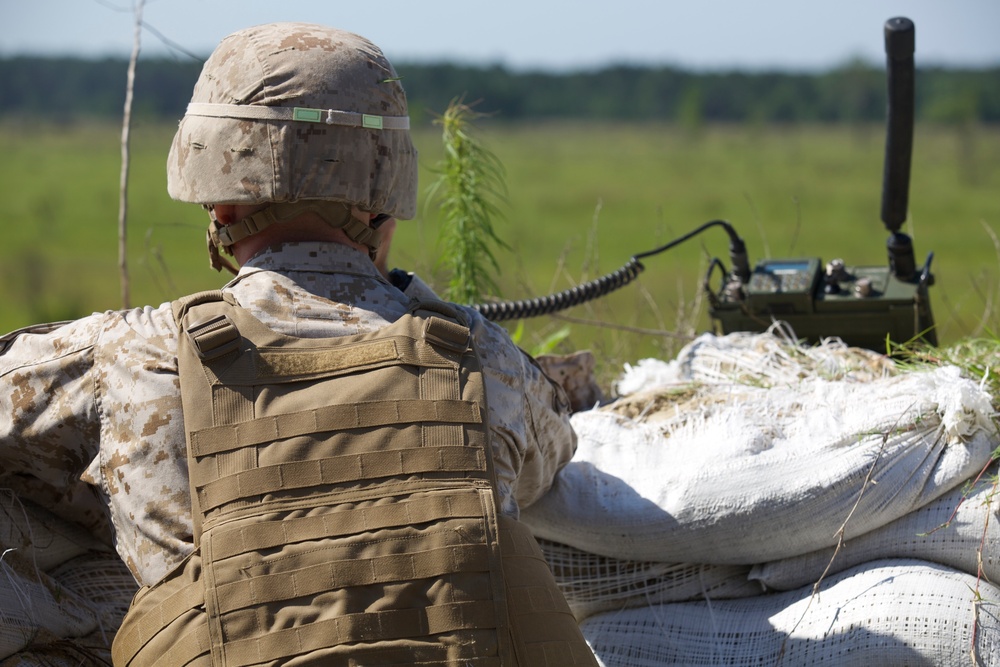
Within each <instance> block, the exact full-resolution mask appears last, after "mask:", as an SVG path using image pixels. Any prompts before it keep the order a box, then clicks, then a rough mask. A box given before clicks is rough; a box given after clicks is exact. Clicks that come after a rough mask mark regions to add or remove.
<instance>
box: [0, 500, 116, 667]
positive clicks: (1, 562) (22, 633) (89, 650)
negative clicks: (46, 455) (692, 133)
mask: <svg viewBox="0 0 1000 667" xmlns="http://www.w3.org/2000/svg"><path fill="white" fill-rule="evenodd" d="M135 590H136V584H135V580H134V579H133V577H132V575H131V573H129V571H128V569H127V568H126V567H125V566H124V564H122V562H121V560H120V559H119V558H118V555H117V554H116V553H114V552H113V551H111V550H109V549H108V548H107V547H106V546H105V545H104V544H103V543H101V542H100V541H98V540H96V539H95V538H94V537H93V536H92V535H90V534H88V533H87V532H86V531H85V530H83V529H82V528H80V527H79V526H77V525H75V524H73V523H71V522H69V521H66V520H65V519H62V518H60V517H57V516H55V515H53V514H51V513H49V512H47V511H46V510H44V509H42V508H40V507H38V506H37V505H34V504H32V503H31V502H29V501H27V500H24V499H22V498H19V497H18V496H16V495H15V494H13V493H12V492H10V491H8V490H0V600H3V604H2V605H0V666H2V667H10V666H14V665H17V666H24V667H27V666H29V665H32V666H34V665H74V666H79V665H90V664H93V665H107V664H110V661H111V657H110V646H111V640H112V639H113V638H114V633H115V632H116V630H117V629H118V626H119V625H120V623H121V619H122V617H123V616H124V614H125V611H126V610H127V608H128V604H129V602H130V601H131V597H132V595H133V594H134V593H135Z"/></svg>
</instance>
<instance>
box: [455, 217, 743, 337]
mask: <svg viewBox="0 0 1000 667" xmlns="http://www.w3.org/2000/svg"><path fill="white" fill-rule="evenodd" d="M710 227H723V228H724V229H725V230H726V232H727V233H728V234H729V256H730V258H731V260H732V262H733V274H734V275H736V276H739V277H740V279H741V280H744V281H746V280H748V279H749V277H750V265H749V264H748V262H747V254H746V245H745V244H744V243H743V240H742V239H741V238H740V237H739V235H738V234H737V233H736V230H734V229H733V227H732V225H730V224H729V223H728V222H726V221H724V220H711V221H709V222H706V223H705V224H703V225H702V226H701V227H698V228H697V229H695V230H693V231H691V232H688V233H687V234H685V235H684V236H681V237H679V238H676V239H674V240H673V241H671V242H670V243H667V244H666V245H662V246H660V247H659V248H655V249H653V250H649V251H647V252H642V253H639V254H636V255H632V257H631V258H630V259H629V261H628V262H626V263H625V264H624V265H623V266H622V267H621V268H620V269H618V270H617V271H613V272H612V273H609V274H607V275H604V276H601V277H600V278H595V279H594V280H591V281H589V282H586V283H582V284H580V285H577V286H576V287H571V288H569V289H567V290H563V291H562V292H557V293H555V294H549V295H547V296H540V297H536V298H534V299H523V300H520V301H496V302H489V303H477V304H473V306H472V307H473V308H475V309H476V310H477V311H479V313H480V314H481V315H482V316H483V317H485V318H486V319H488V320H492V321H493V322H505V321H508V320H518V319H524V318H528V317H537V316H539V315H550V314H552V313H556V312H559V311H560V310H565V309H567V308H572V307H573V306H578V305H580V304H582V303H586V302H588V301H593V300H594V299H598V298H600V297H602V296H605V295H607V294H609V293H611V292H614V291H615V290H617V289H620V288H622V287H624V286H625V285H628V284H629V283H631V282H632V281H633V280H635V279H636V278H637V277H638V276H639V274H640V273H642V272H643V271H644V270H645V268H646V267H645V266H643V264H642V262H641V261H640V260H642V259H644V258H646V257H652V256H653V255H658V254H660V253H661V252H664V251H666V250H669V249H671V248H673V247H674V246H676V245H679V244H681V243H683V242H685V241H687V240H689V239H691V238H692V237H694V236H697V235H698V234H700V233H702V232H703V231H705V230H706V229H708V228H710Z"/></svg>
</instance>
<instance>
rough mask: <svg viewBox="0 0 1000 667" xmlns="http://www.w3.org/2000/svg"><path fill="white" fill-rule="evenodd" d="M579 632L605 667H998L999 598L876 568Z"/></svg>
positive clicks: (930, 576)
mask: <svg viewBox="0 0 1000 667" xmlns="http://www.w3.org/2000/svg"><path fill="white" fill-rule="evenodd" d="M973 590H976V591H978V593H979V595H980V596H981V599H980V600H978V601H977V600H974V599H973V597H972V591H973ZM581 628H582V629H583V633H584V635H585V636H586V637H587V641H588V642H589V643H590V645H591V647H592V648H593V649H594V653H595V654H596V655H597V656H598V658H599V659H600V661H601V663H602V664H603V665H604V666H605V667H664V666H666V665H685V666H686V667H702V666H704V667H716V666H717V665H728V666H730V667H738V666H741V665H768V667H803V666H805V665H838V666H847V665H853V666H857V667H871V666H874V665H877V666H878V667H966V666H967V665H996V664H1000V663H998V662H997V661H998V660H1000V588H997V587H996V586H993V585H991V584H986V583H984V582H977V581H976V579H975V577H972V576H970V575H967V574H965V573H962V572H956V571H955V570H951V569H949V568H945V567H942V566H940V565H934V564H931V563H926V562H923V561H908V560H890V561H876V562H872V563H870V564H867V565H863V566H859V567H855V568H852V569H849V570H846V571H845V572H842V573H840V574H838V575H836V576H834V577H831V578H830V580H829V582H827V585H825V586H824V587H823V590H822V592H821V593H820V594H819V595H817V596H813V594H812V590H811V587H807V588H805V589H799V590H796V591H791V592H787V593H778V594H773V595H762V596H757V597H753V598H746V599H740V600H716V601H710V602H709V601H706V602H687V603H676V604H669V605H651V606H646V607H634V608H630V609H623V610H620V611H614V612H607V613H603V614H598V615H595V616H591V617H590V618H588V619H587V620H585V621H584V622H583V623H582V624H581Z"/></svg>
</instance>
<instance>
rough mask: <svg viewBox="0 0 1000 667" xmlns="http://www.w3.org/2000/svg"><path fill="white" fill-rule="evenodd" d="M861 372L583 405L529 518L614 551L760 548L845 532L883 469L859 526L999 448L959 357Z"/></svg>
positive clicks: (699, 556)
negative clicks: (622, 408) (861, 376)
mask: <svg viewBox="0 0 1000 667" xmlns="http://www.w3.org/2000/svg"><path fill="white" fill-rule="evenodd" d="M865 380H866V381H857V380H855V379H853V378H852V377H844V378H841V379H837V380H829V379H826V378H825V377H819V376H817V375H812V376H807V377H800V378H797V379H796V380H795V381H794V382H791V381H790V380H789V383H786V384H784V385H774V386H770V387H762V386H756V385H748V384H741V383H735V382H731V383H725V382H720V383H716V384H697V383H696V384H693V385H691V384H688V385H685V386H680V387H679V386H677V385H667V386H665V387H661V388H657V389H653V390H648V391H646V392H645V393H644V394H637V395H636V396H633V397H629V399H630V400H635V401H638V402H639V404H641V402H642V401H643V400H647V399H648V402H649V405H650V406H651V407H650V410H647V411H645V413H643V411H642V410H639V411H638V414H637V416H634V417H630V416H623V415H619V414H615V413H614V412H611V411H610V410H613V409H615V408H616V404H612V405H611V406H609V409H602V410H596V411H588V412H582V413H577V414H575V415H574V416H573V425H574V427H575V429H576V431H577V433H578V435H579V447H578V450H577V453H576V456H575V457H574V460H573V461H572V462H571V463H570V464H569V465H568V466H566V467H565V468H564V469H563V470H562V471H561V472H560V473H559V475H558V476H557V477H556V480H555V483H554V485H553V487H552V489H551V490H550V491H549V492H548V493H547V494H546V495H545V496H543V497H542V498H541V499H540V500H539V501H538V502H537V503H535V504H534V505H532V506H531V507H528V508H526V509H525V510H524V511H523V512H522V519H523V520H524V521H525V522H526V523H527V524H528V525H529V526H530V527H531V529H532V531H533V532H534V533H535V535H536V536H538V537H542V538H545V539H549V540H552V541H555V542H560V543H563V544H568V545H571V546H575V547H577V548H579V549H582V550H584V551H589V552H592V553H597V554H602V555H606V556H613V557H616V558H622V559H632V560H650V561H659V562H666V563H711V564H752V563H760V562H765V561H771V560H777V559H781V558H787V557H790V556H794V555H800V554H804V553H808V552H810V551H815V550H818V549H821V548H824V547H827V546H832V545H833V544H835V534H836V532H837V530H838V529H839V528H840V526H841V525H842V524H843V523H844V522H845V520H846V519H847V517H848V515H849V514H850V513H851V509H852V507H854V505H855V503H856V501H857V500H858V497H859V494H861V491H862V488H863V487H864V482H865V479H866V475H868V474H869V470H870V469H872V468H874V473H873V477H872V480H873V482H874V483H873V484H870V485H869V486H867V488H865V489H864V493H863V494H862V495H861V501H860V504H859V505H858V507H857V509H856V511H855V512H854V514H853V516H852V518H851V520H850V521H849V522H848V523H847V527H846V535H847V537H848V538H851V537H854V536H857V535H863V534H865V533H867V532H869V531H871V530H874V529H875V528H878V527H881V526H884V525H885V524H887V523H889V522H890V521H893V520H895V519H897V518H899V517H901V516H904V515H905V514H908V513H909V512H912V511H913V510H915V509H918V508H920V507H922V506H924V505H926V504H928V503H929V502H931V501H933V500H934V499H936V498H938V497H939V496H941V495H942V494H944V493H946V492H947V491H948V490H950V489H952V488H954V487H955V486H957V485H958V484H960V483H962V482H963V481H964V480H966V479H968V478H969V477H971V476H972V475H974V474H975V473H977V472H978V471H979V470H980V469H981V468H982V467H983V466H984V465H985V464H986V463H987V461H988V460H989V459H990V454H991V452H992V451H993V449H994V448H995V447H996V446H997V440H996V435H995V430H994V425H993V423H992V421H991V417H992V413H993V410H992V406H991V402H990V396H989V395H988V394H987V393H986V392H985V391H983V390H982V389H981V388H980V387H979V386H978V385H977V384H976V383H975V382H973V381H971V380H969V379H967V378H963V377H961V376H960V373H959V370H958V369H957V368H955V367H950V366H946V367H941V368H936V369H933V370H927V371H920V372H917V371H913V372H906V373H900V374H898V375H896V376H890V377H880V378H879V379H874V380H872V379H869V378H865ZM618 403H620V401H619V402H618ZM634 407H635V406H633V408H634ZM633 412H635V410H633ZM630 414H631V413H630Z"/></svg>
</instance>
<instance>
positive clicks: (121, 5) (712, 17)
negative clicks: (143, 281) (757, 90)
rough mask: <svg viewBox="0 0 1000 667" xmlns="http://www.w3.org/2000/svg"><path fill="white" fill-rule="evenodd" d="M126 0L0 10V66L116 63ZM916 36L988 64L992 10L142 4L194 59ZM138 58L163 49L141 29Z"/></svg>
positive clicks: (730, 0) (902, 0)
mask: <svg viewBox="0 0 1000 667" xmlns="http://www.w3.org/2000/svg"><path fill="white" fill-rule="evenodd" d="M133 1H134V0H0V55H2V56H9V55H13V54H23V53H33V54H39V53H43V54H77V55H85V56H101V55H108V54H118V55H127V54H128V53H129V51H130V49H131V44H132V36H133V30H132V14H131V7H132V3H133ZM893 16H907V17H909V18H911V19H912V20H913V21H914V23H915V24H916V27H917V64H918V66H919V65H921V64H930V63H934V64H944V65H957V66H983V65H1000V0H833V1H831V0H825V1H823V2H815V1H809V0H776V1H767V0H754V1H751V0H746V1H742V2H741V1H737V0H687V1H685V2H675V1H672V0H646V1H639V0H615V1H614V2H608V1H607V0H553V1H547V0H534V1H529V0H502V1H497V0H493V1H491V2H483V1H482V0H479V1H477V0H467V1H466V2H454V1H446V0H380V1H379V2H367V3H366V2H364V0H352V1H351V2H344V1H343V0H293V1H289V2H275V1H274V0H146V5H145V11H144V18H145V20H146V22H147V23H149V24H150V25H151V26H152V27H153V28H154V29H155V30H156V31H158V32H159V33H161V34H163V35H164V36H165V37H166V38H168V39H169V40H170V41H172V42H175V43H177V44H179V45H181V46H182V47H183V48H184V49H186V50H188V51H191V52H194V53H197V54H200V55H205V54H207V53H208V52H210V51H211V49H212V48H213V47H214V45H215V44H216V43H217V42H218V41H219V39H221V38H222V37H224V36H225V35H226V34H228V33H230V32H233V31H234V30H238V29H240V28H243V27H246V26H249V25H254V24H258V23H267V22H271V21H282V20H295V21H310V22H316V23H325V24H328V25H335V26H337V27H341V28H345V29H348V30H353V31H354V32H358V33H361V34H363V35H365V36H366V37H368V38H370V39H372V40H373V41H374V42H376V43H377V44H379V45H380V46H381V47H382V48H383V50H384V51H386V53H387V54H388V55H389V56H390V58H391V59H393V60H397V61H402V60H421V61H427V60H441V59H445V60H451V61H456V62H466V63H474V64H484V63H485V64H502V65H505V66H508V67H511V68H513V69H546V70H567V69H584V68H592V67H600V66H602V65H606V64H608V63H622V62H629V63H638V64H648V63H653V64H670V65H678V66H684V67H693V68H698V69H706V68H707V69H718V68H740V69H751V70H752V69H762V68H780V69H796V70H803V69H804V70H815V69H825V68H829V67H832V66H836V65H838V64H840V63H843V62H845V61H846V60H848V59H850V58H852V57H862V58H865V59H866V60H869V61H871V62H876V63H880V62H883V61H884V46H883V41H882V25H883V24H884V22H885V20H886V19H888V18H891V17H893ZM142 47H143V53H144V54H164V53H167V52H168V51H167V48H166V47H165V46H164V43H163V42H162V41H161V40H160V39H158V38H157V37H156V36H155V35H154V34H153V33H152V32H149V31H145V32H144V33H143V36H142Z"/></svg>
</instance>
